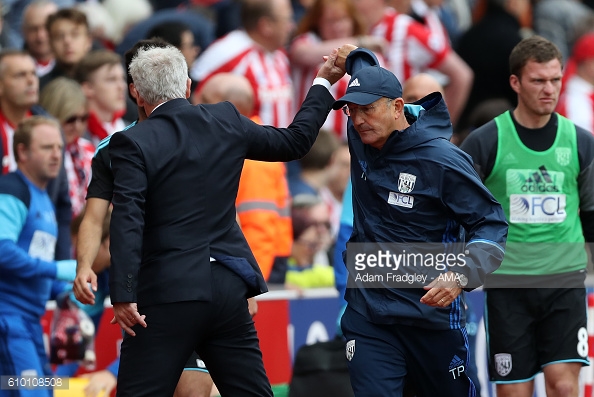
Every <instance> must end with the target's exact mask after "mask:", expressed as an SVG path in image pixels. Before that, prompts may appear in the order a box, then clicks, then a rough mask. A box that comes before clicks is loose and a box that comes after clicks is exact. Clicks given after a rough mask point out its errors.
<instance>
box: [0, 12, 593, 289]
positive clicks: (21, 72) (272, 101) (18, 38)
mask: <svg viewBox="0 0 594 397" xmlns="http://www.w3.org/2000/svg"><path fill="white" fill-rule="evenodd" d="M1 1H2V32H1V36H0V44H1V46H2V51H1V52H0V135H1V136H2V141H1V142H0V143H1V146H2V173H3V174H4V173H8V172H10V171H13V170H14V169H15V168H16V162H15V160H14V154H13V153H12V133H13V131H14V129H15V127H16V125H17V124H18V123H19V122H21V121H22V120H23V119H25V118H27V117H30V116H31V115H35V114H49V115H51V116H53V117H55V118H56V119H57V120H58V121H59V123H60V126H61V129H62V133H63V138H64V161H63V164H64V170H63V171H64V173H63V175H62V177H63V178H66V180H67V182H68V192H69V194H68V196H69V203H68V202H67V201H68V200H62V201H60V200H59V199H56V201H55V204H56V211H57V215H58V216H57V218H58V222H59V223H60V233H61V236H60V238H59V244H58V248H57V250H56V259H67V258H74V252H73V249H72V246H71V244H70V236H69V234H68V231H69V225H70V222H71V220H72V219H74V218H76V217H77V216H78V215H79V214H80V213H81V212H82V211H83V210H84V204H85V196H86V187H87V185H88V183H89V181H90V176H91V161H92V158H93V155H94V153H95V151H96V149H97V146H98V145H100V142H101V141H102V140H103V139H104V138H106V137H108V136H110V135H111V134H113V133H115V132H117V131H120V130H122V129H124V128H125V127H126V126H127V125H129V124H130V123H132V122H133V121H135V120H136V119H137V106H136V103H135V102H134V100H133V98H132V97H131V96H130V95H129V93H128V85H129V83H130V80H129V79H130V76H129V75H128V73H127V71H126V70H125V67H124V62H123V56H124V53H125V51H126V50H128V49H129V48H130V47H131V46H132V45H133V44H134V43H135V42H136V41H138V40H140V39H144V38H152V37H161V38H163V39H164V40H165V41H167V42H169V43H171V44H172V45H174V46H175V47H177V48H179V49H180V51H181V52H182V53H183V54H184V56H185V58H186V62H187V65H188V70H189V76H190V78H191V79H192V95H191V97H190V101H191V102H192V103H194V104H198V103H212V102H213V101H216V99H215V98H219V97H213V96H212V95H215V94H214V93H215V91H214V90H213V89H212V87H211V88H210V89H209V88H208V86H209V82H210V84H211V86H212V85H213V84H212V83H213V82H216V84H215V86H216V88H218V89H219V90H220V91H221V90H223V88H222V87H223V86H224V84H225V81H229V77H228V76H229V74H232V75H235V76H236V78H237V79H238V80H233V84H228V87H226V88H225V90H226V91H225V92H224V93H223V92H220V93H219V95H221V97H220V98H223V99H227V100H228V99H230V98H233V102H234V104H235V105H236V106H237V107H238V109H239V110H240V112H241V113H242V114H244V115H246V116H248V117H251V118H252V120H254V121H256V122H259V123H262V124H270V125H273V126H277V127H286V126H288V124H289V123H290V121H291V120H292V118H293V116H294V114H295V112H296V110H297V109H298V108H299V105H300V104H301V102H302V100H303V99H304V97H305V94H306V93H307V90H308V88H309V86H310V85H311V81H312V80H313V77H315V75H316V72H317V70H318V68H319V67H320V66H321V64H322V62H323V61H322V56H324V55H327V54H329V53H330V51H331V50H332V49H333V48H337V47H339V46H340V45H342V44H344V43H352V44H355V45H357V46H361V47H365V48H368V49H370V50H372V51H374V53H375V54H376V55H377V57H378V59H379V61H380V63H381V64H382V66H384V67H385V68H387V69H389V70H391V71H392V72H393V73H394V74H395V75H396V76H397V77H398V78H399V79H400V81H401V82H402V83H403V84H406V82H407V81H408V80H409V79H411V78H413V77H415V76H418V75H419V74H421V73H423V75H426V74H428V75H430V76H432V77H433V78H434V79H435V80H437V82H439V83H440V84H441V85H442V86H443V87H444V89H443V92H444V97H445V100H446V103H447V105H448V109H449V112H450V115H451V120H452V123H453V125H454V136H453V138H452V142H454V143H455V144H458V145H459V144H460V143H461V142H462V141H463V140H464V138H465V137H466V136H467V135H468V133H470V132H471V131H472V130H473V129H475V128H477V127H479V126H481V125H482V124H484V123H485V122H487V121H489V120H491V119H493V118H494V117H495V116H497V115H498V114H500V113H502V112H504V111H505V110H509V109H512V108H514V107H515V106H516V100H517V99H516V98H517V96H516V94H515V93H514V92H513V91H512V89H511V88H510V84H509V75H510V72H509V67H508V58H509V54H510V52H511V50H512V48H513V47H514V46H515V45H516V44H518V43H519V42H520V40H521V39H522V38H524V37H527V36H529V35H533V34H538V35H541V36H544V37H546V38H548V39H549V40H551V41H552V42H554V43H555V44H556V45H557V46H558V47H559V49H560V50H561V52H562V54H563V56H564V62H565V75H564V84H563V91H562V95H561V99H560V101H559V105H558V111H559V112H560V113H561V114H563V115H565V116H566V117H568V118H569V119H570V120H572V121H573V122H575V123H576V124H577V125H579V126H581V127H582V128H584V129H586V130H589V131H590V132H592V133H594V1H592V0H583V1H578V0H536V1H535V0H292V1H289V0H187V1H183V0H151V1H149V0H126V1H118V0H104V1H92V0H87V1H75V0H52V1H50V0H1ZM223 73H225V74H226V75H223V76H227V77H225V78H223V79H221V75H222V74H223ZM217 76H218V77H217ZM217 78H218V79H219V80H218V81H217ZM348 83H349V76H345V77H344V78H343V79H342V80H341V81H339V82H338V83H337V84H335V85H334V86H333V87H332V89H331V92H332V93H333V95H334V96H335V98H338V97H340V96H342V95H344V93H345V92H346V89H347V85H348ZM405 91H406V90H405ZM244 99H245V101H243V102H242V100H244ZM415 99H417V98H415ZM346 125H347V116H346V115H345V114H343V112H342V111H341V110H337V111H332V112H331V114H330V115H329V117H328V119H327V121H326V124H325V125H324V128H323V129H322V130H321V131H320V134H319V137H318V140H317V142H316V144H315V145H314V147H313V148H312V150H311V152H310V153H309V154H308V155H307V156H306V157H305V158H303V159H302V160H301V161H299V162H296V163H289V164H286V165H282V164H281V165H279V164H276V165H267V166H262V167H260V166H259V165H258V164H248V162H246V167H245V169H244V172H243V174H242V180H241V184H240V190H239V193H238V198H237V218H238V222H239V224H240V225H241V227H242V229H243V231H244V234H245V235H246V239H247V240H248V243H249V244H250V247H251V248H252V250H253V251H254V253H255V256H256V259H257V260H258V263H259V265H260V267H261V268H262V271H263V274H264V276H265V277H266V278H267V280H268V281H269V282H270V283H271V284H281V285H285V286H286V287H289V288H299V289H301V288H309V287H332V286H334V272H333V270H332V266H333V255H329V253H330V252H331V250H332V247H333V244H334V242H335V239H336V235H337V232H338V228H339V223H340V214H341V208H342V199H343V194H344V191H345V188H346V185H347V182H348V179H349V176H350V174H349V173H350V169H349V162H350V158H349V152H348V147H347V145H346ZM60 209H61V211H60ZM65 209H66V210H65Z"/></svg>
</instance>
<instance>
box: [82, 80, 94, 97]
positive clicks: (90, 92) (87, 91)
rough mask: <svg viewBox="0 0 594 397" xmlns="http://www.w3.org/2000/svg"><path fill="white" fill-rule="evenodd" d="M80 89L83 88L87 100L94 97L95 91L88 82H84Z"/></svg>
mask: <svg viewBox="0 0 594 397" xmlns="http://www.w3.org/2000/svg"><path fill="white" fill-rule="evenodd" d="M80 88H82V91H83V93H84V94H85V96H86V97H87V99H89V98H92V97H93V95H94V93H95V90H94V89H93V87H92V86H91V83H89V82H88V81H83V82H82V83H81V85H80Z"/></svg>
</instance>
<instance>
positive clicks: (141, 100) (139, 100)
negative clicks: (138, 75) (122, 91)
mask: <svg viewBox="0 0 594 397" xmlns="http://www.w3.org/2000/svg"><path fill="white" fill-rule="evenodd" d="M133 88H134V93H133V94H132V96H133V97H134V98H136V104H137V105H138V106H140V107H141V108H142V107H144V106H145V105H149V104H148V103H147V102H146V101H145V100H144V98H143V97H142V96H141V95H140V93H139V92H138V90H137V89H136V87H133Z"/></svg>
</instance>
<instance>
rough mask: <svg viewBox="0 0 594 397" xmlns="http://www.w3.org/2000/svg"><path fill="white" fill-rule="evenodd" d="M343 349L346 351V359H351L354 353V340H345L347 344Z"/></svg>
mask: <svg viewBox="0 0 594 397" xmlns="http://www.w3.org/2000/svg"><path fill="white" fill-rule="evenodd" d="M345 351H346V358H347V360H349V361H351V360H352V359H353V356H354V355H355V340H354V339H352V340H350V341H348V342H347V344H346V346H345Z"/></svg>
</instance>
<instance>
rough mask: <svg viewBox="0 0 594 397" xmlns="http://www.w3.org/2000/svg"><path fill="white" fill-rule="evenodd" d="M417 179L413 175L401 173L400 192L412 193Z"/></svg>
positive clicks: (399, 179)
mask: <svg viewBox="0 0 594 397" xmlns="http://www.w3.org/2000/svg"><path fill="white" fill-rule="evenodd" d="M416 180H417V177H416V176H415V175H413V174H406V173H404V172H401V173H400V176H399V177H398V190H399V191H400V192H401V193H410V192H412V190H413V189H414V188H415V181H416Z"/></svg>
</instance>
